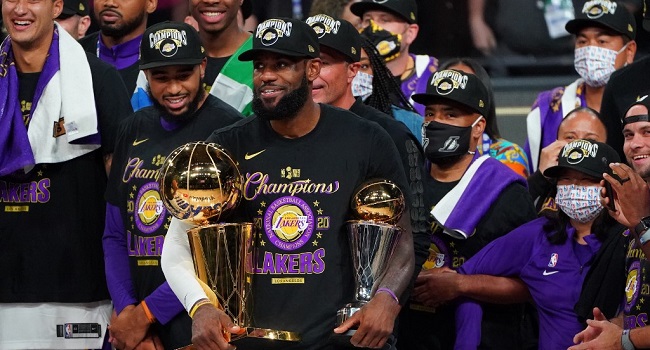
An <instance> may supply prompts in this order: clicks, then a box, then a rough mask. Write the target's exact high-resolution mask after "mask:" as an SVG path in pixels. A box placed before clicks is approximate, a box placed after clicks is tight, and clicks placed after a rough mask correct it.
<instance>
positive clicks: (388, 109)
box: [352, 34, 424, 143]
mask: <svg viewBox="0 0 650 350" xmlns="http://www.w3.org/2000/svg"><path fill="white" fill-rule="evenodd" d="M361 37H362V38H363V41H362V43H361V60H360V62H361V67H360V68H359V71H358V72H357V75H356V76H355V77H354V79H353V80H352V94H353V95H354V96H355V97H360V98H361V99H363V101H364V103H365V104H367V105H369V106H371V107H373V108H375V109H377V110H380V111H382V112H384V113H386V114H388V115H392V116H393V117H394V118H395V119H397V120H399V121H401V122H402V123H404V124H405V125H406V126H407V127H408V129H409V130H410V131H411V132H412V133H413V135H415V137H417V138H418V140H419V141H420V143H422V131H421V130H422V122H424V117H422V116H421V115H419V114H418V113H417V112H416V111H415V109H414V108H413V105H411V103H410V102H409V100H408V99H407V98H406V97H405V96H404V94H403V93H402V90H401V89H400V87H399V85H398V83H397V81H396V80H395V79H393V77H392V76H391V73H390V70H388V68H387V67H386V64H385V63H384V61H383V59H382V58H381V56H380V55H379V52H377V49H376V47H375V45H374V44H373V43H372V42H371V41H370V40H368V39H367V38H366V37H365V36H364V35H363V34H361Z"/></svg>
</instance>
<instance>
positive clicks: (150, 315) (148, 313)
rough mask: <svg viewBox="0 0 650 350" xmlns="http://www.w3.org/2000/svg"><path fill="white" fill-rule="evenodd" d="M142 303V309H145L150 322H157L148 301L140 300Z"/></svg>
mask: <svg viewBox="0 0 650 350" xmlns="http://www.w3.org/2000/svg"><path fill="white" fill-rule="evenodd" d="M140 305H142V310H144V315H145V316H147V320H149V323H155V322H156V318H155V317H154V316H153V314H152V313H151V310H149V306H147V302H146V301H144V300H143V301H141V302H140Z"/></svg>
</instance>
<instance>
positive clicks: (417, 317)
mask: <svg viewBox="0 0 650 350" xmlns="http://www.w3.org/2000/svg"><path fill="white" fill-rule="evenodd" d="M458 183H459V181H454V182H439V181H437V180H435V179H433V178H432V177H431V176H430V175H429V174H426V177H424V198H425V208H427V210H428V211H429V212H431V210H432V209H433V207H434V206H435V204H436V203H438V202H439V201H440V200H441V199H442V198H443V197H444V196H445V195H446V194H447V193H449V191H451V190H452V189H453V188H454V187H455V186H456V185H457V184H458ZM535 218H536V215H535V208H534V206H533V203H532V200H531V198H530V195H529V194H528V191H527V190H526V188H525V187H524V186H522V185H520V184H511V185H510V186H508V187H506V188H505V189H504V190H503V192H502V193H501V195H500V196H499V198H498V199H497V200H496V202H495V203H494V204H493V205H492V207H491V209H490V210H489V211H488V212H487V213H486V214H485V215H484V216H483V218H482V219H481V221H479V223H478V225H477V227H476V231H475V233H474V234H473V235H472V236H470V237H469V238H468V239H465V240H461V239H455V238H453V237H451V236H449V235H447V234H445V233H444V232H443V230H442V228H441V227H440V226H439V225H438V224H436V223H435V222H434V221H433V217H432V216H431V215H430V214H429V225H430V226H429V227H430V232H432V233H433V234H432V235H431V236H430V239H431V241H430V247H429V258H428V259H427V261H426V262H425V264H424V266H423V269H432V268H441V267H448V268H451V269H453V270H457V269H458V268H459V267H460V266H461V265H462V264H463V263H464V262H465V261H466V260H467V259H469V258H470V257H472V256H473V255H474V254H476V253H477V252H478V251H479V250H481V248H483V247H485V246H486V245H487V244H488V243H490V242H491V241H493V240H494V239H496V238H498V237H501V236H503V235H505V234H507V233H508V232H510V231H512V230H513V229H515V228H517V227H519V226H521V225H522V224H524V223H527V222H529V221H530V220H533V219H535ZM483 308H484V315H483V322H482V329H483V331H482V337H481V346H483V347H485V348H486V349H523V348H524V347H523V346H522V341H524V340H523V339H521V331H520V329H519V327H520V326H521V323H522V313H523V310H524V307H523V305H521V304H515V305H489V304H483ZM455 334H456V331H455V323H454V306H453V303H451V304H448V305H445V306H442V307H440V308H437V309H434V308H428V307H425V306H422V305H417V304H414V303H413V302H412V303H411V304H410V305H408V306H407V307H406V308H405V309H404V310H403V311H402V314H401V315H400V334H399V337H398V348H405V349H423V350H424V349H427V350H430V349H452V348H453V345H454V342H455V339H456V338H455ZM533 343H536V340H533Z"/></svg>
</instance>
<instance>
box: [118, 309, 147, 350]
mask: <svg viewBox="0 0 650 350" xmlns="http://www.w3.org/2000/svg"><path fill="white" fill-rule="evenodd" d="M149 325H150V323H149V319H147V315H146V314H145V313H144V309H142V305H138V306H134V305H129V306H127V307H125V308H124V309H123V310H122V312H120V314H119V315H117V317H115V318H113V319H112V320H111V325H110V326H109V327H108V330H109V331H110V334H111V335H110V342H111V344H112V345H113V346H115V348H117V349H122V350H132V349H135V347H136V346H138V344H140V342H141V341H142V340H143V339H144V338H145V336H146V335H147V332H148V331H149Z"/></svg>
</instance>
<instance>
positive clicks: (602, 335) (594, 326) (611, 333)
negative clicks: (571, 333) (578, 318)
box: [568, 314, 623, 350]
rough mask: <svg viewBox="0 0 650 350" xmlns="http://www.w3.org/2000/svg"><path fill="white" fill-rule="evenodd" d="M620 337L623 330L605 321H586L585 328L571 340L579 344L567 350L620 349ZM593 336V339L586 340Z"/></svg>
mask: <svg viewBox="0 0 650 350" xmlns="http://www.w3.org/2000/svg"><path fill="white" fill-rule="evenodd" d="M601 315H602V314H601ZM622 335H623V329H622V328H621V327H619V326H617V325H615V324H613V323H611V322H609V321H607V320H600V321H599V320H587V328H586V329H585V330H584V331H582V332H580V333H578V334H577V335H576V336H575V337H574V338H573V342H574V343H576V344H578V343H580V344H578V345H574V346H572V347H570V348H569V349H568V350H586V349H590V350H606V349H607V350H612V349H622V345H621V336H622ZM593 336H595V338H593V339H591V340H587V339H588V338H591V337H593Z"/></svg>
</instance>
